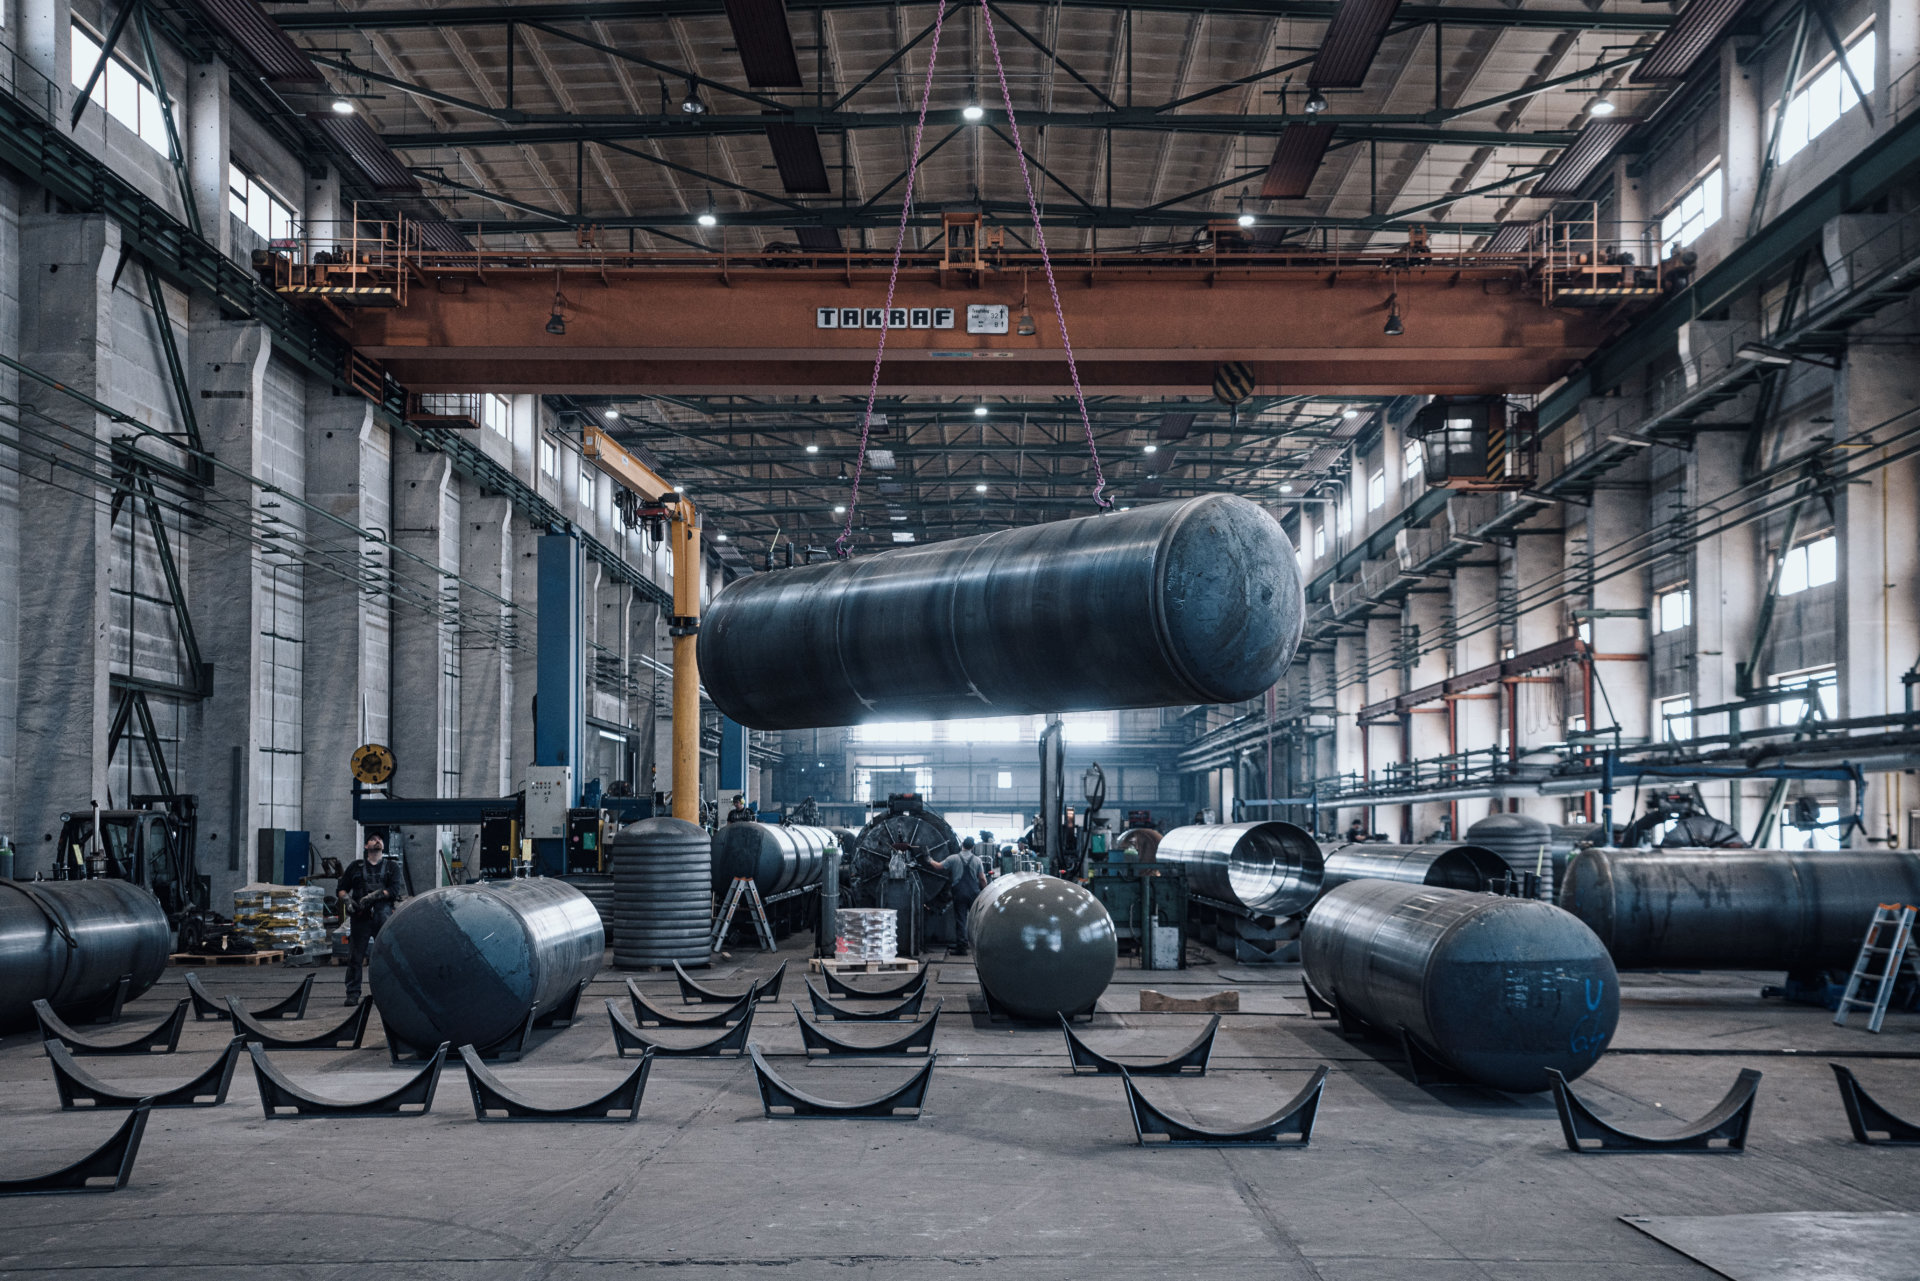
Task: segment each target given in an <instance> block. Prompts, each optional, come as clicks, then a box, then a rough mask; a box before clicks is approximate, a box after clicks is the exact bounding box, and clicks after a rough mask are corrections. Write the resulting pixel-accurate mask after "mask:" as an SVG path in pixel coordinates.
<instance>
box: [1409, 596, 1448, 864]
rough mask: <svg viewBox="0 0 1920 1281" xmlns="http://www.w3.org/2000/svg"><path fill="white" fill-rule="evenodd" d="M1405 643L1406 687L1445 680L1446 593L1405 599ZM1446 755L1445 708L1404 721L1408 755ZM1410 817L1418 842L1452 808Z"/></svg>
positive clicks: (1440, 805) (1420, 810) (1434, 805)
mask: <svg viewBox="0 0 1920 1281" xmlns="http://www.w3.org/2000/svg"><path fill="white" fill-rule="evenodd" d="M1405 627H1406V629H1407V639H1408V640H1409V641H1410V642H1412V643H1413V644H1412V648H1413V650H1414V658H1413V665H1412V667H1411V668H1410V669H1409V671H1408V673H1407V687H1408V688H1409V689H1420V688H1423V687H1424V686H1427V685H1432V684H1434V683H1436V682H1438V681H1443V680H1445V679H1446V678H1447V659H1448V657H1449V655H1448V646H1447V644H1446V637H1447V593H1446V591H1445V589H1435V588H1415V589H1414V591H1413V593H1412V594H1411V595H1409V596H1408V597H1407V607H1406V614H1405ZM1446 753H1447V704H1445V703H1444V702H1438V701H1436V702H1433V703H1431V704H1428V705H1427V706H1426V707H1423V708H1416V709H1415V710H1414V711H1413V712H1412V713H1411V714H1410V715H1409V717H1408V719H1407V754H1408V755H1409V756H1410V757H1412V758H1413V759H1414V760H1425V759H1428V758H1430V757H1434V756H1444V755H1446ZM1412 808H1413V814H1412V824H1411V826H1412V829H1413V839H1414V840H1416V841H1417V840H1420V839H1422V838H1424V837H1425V836H1426V835H1427V834H1428V833H1429V832H1431V831H1433V830H1434V829H1435V828H1437V827H1439V826H1440V823H1441V821H1442V819H1443V818H1450V815H1451V813H1452V806H1451V805H1450V803H1448V802H1445V801H1438V802H1430V803H1427V804H1424V805H1415V806H1413V807H1412Z"/></svg>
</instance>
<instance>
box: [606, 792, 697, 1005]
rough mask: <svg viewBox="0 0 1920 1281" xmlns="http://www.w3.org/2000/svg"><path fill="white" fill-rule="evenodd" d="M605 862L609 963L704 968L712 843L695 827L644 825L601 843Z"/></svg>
mask: <svg viewBox="0 0 1920 1281" xmlns="http://www.w3.org/2000/svg"><path fill="white" fill-rule="evenodd" d="M607 851H608V854H609V855H610V856H611V857H612V860H613V963H614V964H615V965H617V966H619V967H620V968H621V969H623V970H633V969H639V968H641V967H643V966H648V965H671V964H673V963H674V962H675V961H679V962H681V963H682V964H685V965H706V964H708V963H709V962H710V961H712V959H713V954H712V952H711V951H709V950H708V946H707V940H708V936H709V934H710V933H711V932H712V930H713V841H712V839H711V838H710V837H709V836H708V835H707V829H706V828H704V827H701V826H700V825H699V824H698V823H689V822H687V821H686V820H684V819H678V818H665V817H662V818H648V819H642V820H641V821H640V822H638V823H631V824H628V825H627V826H626V827H623V828H621V829H620V830H619V832H617V833H615V835H614V837H613V839H612V840H611V841H609V842H607Z"/></svg>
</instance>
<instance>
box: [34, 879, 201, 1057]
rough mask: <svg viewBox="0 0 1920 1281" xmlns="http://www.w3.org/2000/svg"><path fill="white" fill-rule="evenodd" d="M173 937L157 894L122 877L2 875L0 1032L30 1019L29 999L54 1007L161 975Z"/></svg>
mask: <svg viewBox="0 0 1920 1281" xmlns="http://www.w3.org/2000/svg"><path fill="white" fill-rule="evenodd" d="M172 941H173V936H172V933H171V931H170V930H169V929H168V928H167V915H166V913H165V912H163V911H162V910H161V909H160V901H159V900H158V899H156V898H154V896H153V895H152V894H149V893H148V892H147V891H146V890H144V889H142V888H141V887H140V886H138V885H133V884H130V883H129V882H127V881H114V880H95V881H11V880H0V1032H4V1031H9V1030H11V1029H14V1028H18V1027H24V1026H26V1025H28V1024H31V1023H32V1022H33V1003H34V1002H35V1001H46V1002H47V1003H48V1004H49V1005H51V1006H53V1008H54V1011H55V1012H56V1013H58V1014H62V1015H66V1014H71V1013H74V1012H77V1011H84V1010H86V1009H87V1008H88V1007H89V1006H92V1005H97V1004H100V1003H102V1002H105V1001H107V1000H110V999H111V998H112V996H113V992H114V989H115V988H116V987H118V986H119V983H120V980H121V978H123V977H130V978H131V980H132V982H131V984H130V986H129V987H128V989H127V998H128V999H129V1000H131V999H133V998H134V997H137V996H139V995H140V994H141V993H143V992H145V991H146V990H147V989H148V988H150V987H152V986H153V985H154V984H155V983H157V982H159V980H160V975H161V972H162V971H164V970H165V969H166V968H167V953H168V951H169V950H170V947H171V944H172Z"/></svg>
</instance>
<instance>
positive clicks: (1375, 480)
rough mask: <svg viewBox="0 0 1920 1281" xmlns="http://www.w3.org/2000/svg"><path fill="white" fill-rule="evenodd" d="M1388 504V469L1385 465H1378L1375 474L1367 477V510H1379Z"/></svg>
mask: <svg viewBox="0 0 1920 1281" xmlns="http://www.w3.org/2000/svg"><path fill="white" fill-rule="evenodd" d="M1386 505H1387V469H1386V468H1384V467H1376V468H1374V471H1373V474H1372V475H1371V476H1369V477H1367V510H1368V511H1370V512H1375V511H1379V510H1380V509H1381V508H1382V507H1385V506H1386Z"/></svg>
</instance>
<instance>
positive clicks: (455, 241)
mask: <svg viewBox="0 0 1920 1281" xmlns="http://www.w3.org/2000/svg"><path fill="white" fill-rule="evenodd" d="M413 226H414V229H415V231H417V232H418V233H419V235H420V245H421V247H422V248H424V249H437V250H439V251H440V252H442V253H452V254H457V253H465V252H467V251H468V250H470V249H472V248H473V242H472V241H470V240H468V239H467V238H466V237H465V236H463V235H461V234H460V233H459V232H458V231H456V230H454V227H453V224H452V223H450V222H448V221H447V220H446V219H444V218H415V219H413Z"/></svg>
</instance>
